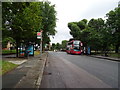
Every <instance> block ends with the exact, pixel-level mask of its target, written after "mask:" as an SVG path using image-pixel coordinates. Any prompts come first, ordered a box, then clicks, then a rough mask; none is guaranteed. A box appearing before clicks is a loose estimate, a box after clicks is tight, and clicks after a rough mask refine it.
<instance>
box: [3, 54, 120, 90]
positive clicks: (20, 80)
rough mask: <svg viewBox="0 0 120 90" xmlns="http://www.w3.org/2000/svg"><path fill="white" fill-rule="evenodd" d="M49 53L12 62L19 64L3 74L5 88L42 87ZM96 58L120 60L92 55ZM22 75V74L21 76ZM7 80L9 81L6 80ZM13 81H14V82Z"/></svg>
mask: <svg viewBox="0 0 120 90" xmlns="http://www.w3.org/2000/svg"><path fill="white" fill-rule="evenodd" d="M47 56H48V53H47V52H46V53H43V54H42V55H41V56H40V55H37V56H34V57H29V58H28V59H27V60H26V59H24V60H22V61H21V62H20V61H19V60H18V61H15V62H13V61H12V60H10V62H12V63H16V64H19V66H18V67H17V68H16V69H15V70H13V71H11V72H9V73H7V74H6V75H3V76H2V78H3V84H4V85H3V86H2V87H3V88H40V85H41V80H42V76H43V71H44V66H45V63H46V60H47ZM90 56H92V57H95V58H103V59H108V60H113V61H120V58H110V57H104V56H96V55H90ZM20 75H21V76H20ZM6 80H7V82H6ZM12 82H13V83H12Z"/></svg>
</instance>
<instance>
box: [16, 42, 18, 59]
mask: <svg viewBox="0 0 120 90" xmlns="http://www.w3.org/2000/svg"><path fill="white" fill-rule="evenodd" d="M16 57H18V42H17V41H16Z"/></svg>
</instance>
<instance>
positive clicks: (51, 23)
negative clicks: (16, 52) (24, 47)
mask: <svg viewBox="0 0 120 90" xmlns="http://www.w3.org/2000/svg"><path fill="white" fill-rule="evenodd" d="M2 18H3V22H2V32H3V34H2V35H3V41H4V39H5V38H8V37H11V38H13V39H14V40H15V43H16V49H17V47H19V45H20V43H21V42H22V43H25V44H27V43H29V42H32V43H38V42H40V40H38V39H37V32H39V31H40V30H43V34H42V35H43V45H45V44H46V43H49V42H50V38H49V36H50V35H55V33H56V30H55V27H56V11H55V5H51V3H50V2H48V1H46V2H2ZM43 48H44V47H43Z"/></svg>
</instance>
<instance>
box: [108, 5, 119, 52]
mask: <svg viewBox="0 0 120 90" xmlns="http://www.w3.org/2000/svg"><path fill="white" fill-rule="evenodd" d="M106 16H107V17H108V19H107V27H109V29H110V30H111V35H112V37H113V38H112V40H113V41H112V42H113V45H114V46H115V52H116V53H118V50H119V47H120V7H117V8H115V9H114V10H111V11H110V12H109V13H107V14H106Z"/></svg>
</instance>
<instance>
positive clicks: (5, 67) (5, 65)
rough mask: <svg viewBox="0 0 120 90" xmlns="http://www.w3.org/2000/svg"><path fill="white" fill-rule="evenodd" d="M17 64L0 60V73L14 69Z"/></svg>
mask: <svg viewBox="0 0 120 90" xmlns="http://www.w3.org/2000/svg"><path fill="white" fill-rule="evenodd" d="M17 66H18V65H16V64H13V63H11V62H7V61H3V60H0V69H1V72H0V75H3V74H5V73H7V72H8V71H11V70H12V69H14V68H15V67H17Z"/></svg>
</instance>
